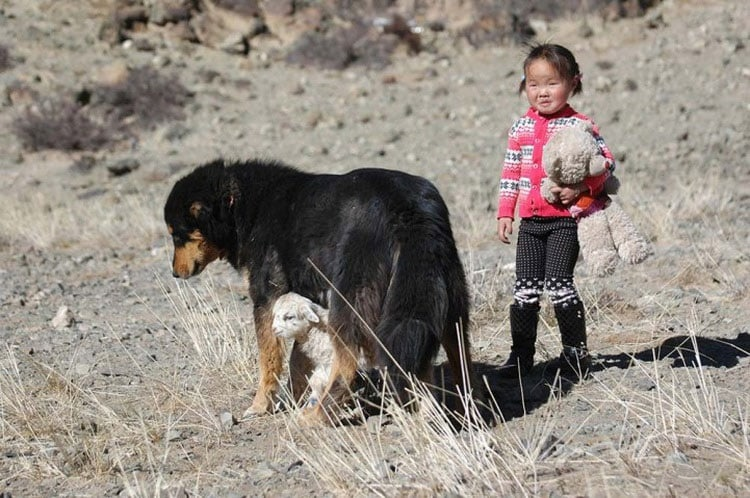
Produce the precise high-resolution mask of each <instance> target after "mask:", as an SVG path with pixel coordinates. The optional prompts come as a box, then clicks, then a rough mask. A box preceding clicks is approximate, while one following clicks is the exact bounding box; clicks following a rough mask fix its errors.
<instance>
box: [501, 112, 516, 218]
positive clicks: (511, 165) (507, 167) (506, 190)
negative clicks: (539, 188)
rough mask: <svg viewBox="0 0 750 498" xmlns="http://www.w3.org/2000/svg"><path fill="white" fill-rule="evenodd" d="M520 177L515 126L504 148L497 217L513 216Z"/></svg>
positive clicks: (509, 133)
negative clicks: (506, 146)
mask: <svg viewBox="0 0 750 498" xmlns="http://www.w3.org/2000/svg"><path fill="white" fill-rule="evenodd" d="M520 178H521V145H520V144H519V142H518V137H517V136H516V133H515V126H514V127H511V129H510V131H509V132H508V148H507V149H506V150H505V158H504V161H503V170H502V173H501V175H500V186H499V189H498V190H499V192H498V202H497V218H498V219H499V218H513V215H514V213H515V210H516V201H517V200H518V187H519V179H520Z"/></svg>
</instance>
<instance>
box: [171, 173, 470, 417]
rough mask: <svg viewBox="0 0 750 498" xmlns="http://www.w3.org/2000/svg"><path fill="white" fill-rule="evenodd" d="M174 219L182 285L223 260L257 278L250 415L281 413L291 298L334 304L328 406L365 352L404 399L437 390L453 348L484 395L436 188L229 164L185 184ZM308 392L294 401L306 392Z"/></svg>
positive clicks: (394, 179)
mask: <svg viewBox="0 0 750 498" xmlns="http://www.w3.org/2000/svg"><path fill="white" fill-rule="evenodd" d="M164 218H165V221H166V223H167V227H168V230H169V233H170V234H171V235H172V240H173V242H174V261H173V273H174V276H175V277H179V278H189V277H191V276H193V275H197V274H198V273H200V272H201V271H202V270H203V269H204V268H205V267H206V265H208V264H209V263H210V262H212V261H214V260H216V259H226V260H227V261H229V263H230V264H231V265H232V266H233V267H234V268H235V269H237V270H239V271H243V272H247V273H248V275H249V283H250V297H251V298H252V301H253V305H254V319H255V330H256V334H257V337H258V347H259V352H260V386H259V388H258V391H257V393H256V395H255V399H254V401H253V404H252V406H251V407H250V408H249V409H248V413H249V414H260V413H265V412H267V411H269V410H271V409H272V407H273V404H274V401H275V397H276V394H277V391H278V387H279V386H278V377H279V375H280V374H281V371H282V361H283V358H282V356H283V344H282V343H281V342H280V340H279V339H277V338H276V337H275V336H274V334H273V332H272V331H271V319H272V315H271V310H272V308H273V303H274V300H275V299H276V298H277V297H278V296H280V295H281V294H284V293H286V292H290V291H293V292H296V293H298V294H302V295H304V296H307V297H309V298H310V299H313V300H315V301H318V302H321V304H324V305H328V307H329V308H330V315H329V321H330V325H331V330H332V334H333V336H334V337H333V343H334V349H335V351H334V364H333V371H332V373H331V379H330V383H329V387H328V389H327V393H326V395H325V396H324V401H328V402H327V403H326V402H324V403H321V404H319V405H318V406H323V407H324V408H323V409H325V406H329V405H330V404H331V403H333V402H338V401H341V400H342V399H343V397H344V396H345V393H346V392H347V389H348V387H349V386H350V384H351V382H352V380H353V379H354V377H355V373H356V368H357V357H358V355H359V352H360V351H362V352H365V353H366V354H368V355H372V357H374V358H375V361H376V363H377V364H378V365H379V366H380V367H385V368H386V369H387V371H388V374H389V379H390V380H391V381H392V382H393V384H394V387H395V392H396V394H397V395H398V396H399V399H401V400H402V401H403V400H404V399H406V396H405V395H406V393H405V391H404V389H405V387H406V386H407V376H409V375H414V376H416V377H417V378H418V379H421V380H423V381H429V380H430V374H431V371H432V361H433V359H434V357H435V355H436V354H437V351H438V348H439V346H440V345H441V344H442V346H443V348H444V349H445V351H446V353H447V357H448V360H449V363H450V366H451V370H452V374H453V376H454V379H455V382H456V383H457V384H458V385H459V388H460V389H461V392H462V393H464V394H466V393H469V392H471V391H470V388H473V391H474V394H478V393H479V392H480V391H481V388H480V386H479V385H477V384H476V382H475V380H474V375H473V368H472V362H471V357H470V353H469V338H468V326H469V298H468V293H467V288H466V278H465V275H464V270H463V267H462V265H461V261H460V259H459V256H458V252H457V250H456V246H455V242H454V240H453V233H452V231H451V226H450V221H449V215H448V209H447V207H446V205H445V202H444V201H443V199H442V198H441V196H440V194H439V192H438V191H437V189H436V188H435V187H434V186H433V185H432V184H431V183H430V182H429V181H427V180H425V179H424V178H420V177H417V176H413V175H409V174H406V173H402V172H398V171H389V170H382V169H360V170H354V171H352V172H350V173H347V174H343V175H328V174H309V173H305V172H301V171H299V170H296V169H294V168H291V167H289V166H286V165H283V164H280V163H277V162H270V161H258V160H253V161H248V162H234V163H227V162H224V161H222V160H217V161H214V162H211V163H209V164H206V165H203V166H200V167H198V168H197V169H195V170H194V171H193V172H192V173H190V174H188V175H187V176H186V177H184V178H182V179H181V180H179V181H178V182H177V183H176V184H175V185H174V187H173V189H172V192H171V193H170V194H169V198H168V199H167V203H166V205H165V207H164ZM329 296H330V297H329ZM373 332H374V334H373ZM292 354H293V355H294V350H293V352H292ZM292 363H293V361H292ZM464 369H465V370H464ZM464 371H468V378H469V384H470V385H468V386H467V385H464V378H465V377H466V374H465V373H462V372H464ZM299 382H300V381H299V380H298V381H297V385H295V382H294V381H293V383H292V389H293V392H296V393H301V391H302V390H304V385H299ZM315 416H316V417H318V416H320V413H318V414H316V415H315Z"/></svg>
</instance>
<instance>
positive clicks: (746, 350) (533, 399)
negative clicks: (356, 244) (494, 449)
mask: <svg viewBox="0 0 750 498" xmlns="http://www.w3.org/2000/svg"><path fill="white" fill-rule="evenodd" d="M748 356H750V333H747V332H741V333H739V334H738V335H737V337H736V338H734V339H712V338H708V337H697V336H687V335H678V336H672V337H668V338H666V339H664V340H663V341H662V342H661V343H660V344H659V345H658V346H656V347H653V348H647V349H643V350H641V351H638V352H635V353H620V354H614V355H613V354H600V355H596V357H595V358H594V362H593V365H592V367H591V375H594V376H595V375H596V373H597V372H602V371H604V370H606V369H609V368H620V369H625V368H629V367H631V366H632V365H633V364H634V363H635V362H636V361H638V362H654V361H661V360H668V359H671V360H672V362H671V364H670V367H671V368H697V367H704V368H705V367H710V368H732V367H735V366H737V365H738V364H739V362H740V360H741V359H742V358H747V357H748ZM557 363H558V362H557V360H550V361H545V362H539V363H537V364H536V365H534V368H533V370H532V371H531V372H530V373H529V374H527V375H525V376H524V377H523V378H522V379H518V378H516V379H507V378H503V377H502V376H501V373H500V367H499V365H493V364H489V363H482V362H475V363H474V368H475V371H476V373H477V376H478V377H479V378H480V379H482V380H483V381H484V383H485V385H486V386H487V387H488V388H489V391H490V393H489V394H490V396H489V398H490V399H489V402H490V404H491V407H492V411H493V412H494V414H495V415H496V416H497V418H498V419H499V420H505V421H508V420H511V419H514V418H516V417H521V416H523V415H525V414H527V413H531V412H533V411H534V410H536V409H538V408H539V407H541V406H543V405H545V404H546V403H548V402H549V401H550V400H551V399H556V398H558V399H559V398H561V397H564V396H567V395H568V394H569V393H570V392H571V390H572V389H573V388H574V386H575V385H576V384H575V383H574V382H571V381H570V380H567V379H565V378H561V377H560V375H559V371H558V369H557ZM436 374H437V377H436V378H438V379H441V382H440V384H442V385H443V386H451V385H453V381H452V379H451V375H450V369H449V368H448V365H447V363H443V364H441V365H438V367H437V369H436ZM584 382H586V381H584ZM445 389H446V390H447V387H446V388H445ZM442 401H443V403H444V404H445V406H446V407H447V408H448V409H452V410H457V411H458V410H460V403H461V400H460V399H459V398H458V396H445V395H444V396H443V400H442ZM498 411H499V414H498V413H497V412H498Z"/></svg>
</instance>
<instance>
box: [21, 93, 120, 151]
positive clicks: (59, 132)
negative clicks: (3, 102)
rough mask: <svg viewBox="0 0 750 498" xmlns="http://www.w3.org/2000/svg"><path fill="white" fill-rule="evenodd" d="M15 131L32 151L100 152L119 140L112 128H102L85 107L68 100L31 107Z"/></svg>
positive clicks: (42, 103) (47, 101)
mask: <svg viewBox="0 0 750 498" xmlns="http://www.w3.org/2000/svg"><path fill="white" fill-rule="evenodd" d="M12 127H13V132H14V133H15V135H16V136H17V137H18V139H19V140H20V141H21V143H22V144H23V146H24V148H26V149H29V150H43V149H59V150H97V149H100V148H102V147H104V146H106V145H107V144H109V143H111V142H112V141H113V140H115V138H116V133H115V132H114V130H112V128H111V127H109V126H106V125H105V126H102V123H99V122H97V121H96V120H95V119H93V118H92V117H91V116H90V115H89V114H88V113H87V109H86V106H83V105H81V104H79V103H78V102H75V101H73V100H71V99H68V98H58V99H54V100H43V101H42V102H40V103H38V104H37V105H33V106H30V107H29V108H28V109H26V111H24V112H23V113H21V114H20V115H19V116H17V117H16V119H15V120H14V121H13V124H12Z"/></svg>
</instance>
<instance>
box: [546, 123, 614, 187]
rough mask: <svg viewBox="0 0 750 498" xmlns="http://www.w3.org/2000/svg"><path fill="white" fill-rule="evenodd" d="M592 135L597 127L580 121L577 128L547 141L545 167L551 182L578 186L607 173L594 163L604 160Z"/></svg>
mask: <svg viewBox="0 0 750 498" xmlns="http://www.w3.org/2000/svg"><path fill="white" fill-rule="evenodd" d="M592 133H593V125H592V124H591V123H590V122H589V121H579V122H577V123H576V124H574V125H573V126H565V127H563V128H560V129H559V130H557V131H556V132H555V133H554V134H553V135H552V136H551V137H550V138H549V140H547V143H546V144H545V145H544V150H543V152H542V167H544V171H545V173H547V177H548V178H549V179H550V180H551V181H553V182H555V183H556V184H558V185H574V184H576V183H579V182H581V181H583V179H584V178H585V177H587V176H589V175H591V174H594V175H596V174H600V173H602V172H603V170H601V171H598V170H599V164H598V161H592V160H594V159H596V158H598V157H601V153H600V151H599V146H598V145H597V143H596V139H595V138H594V135H593V134H592ZM594 163H597V164H594ZM591 169H593V170H594V171H592V170H591Z"/></svg>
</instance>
